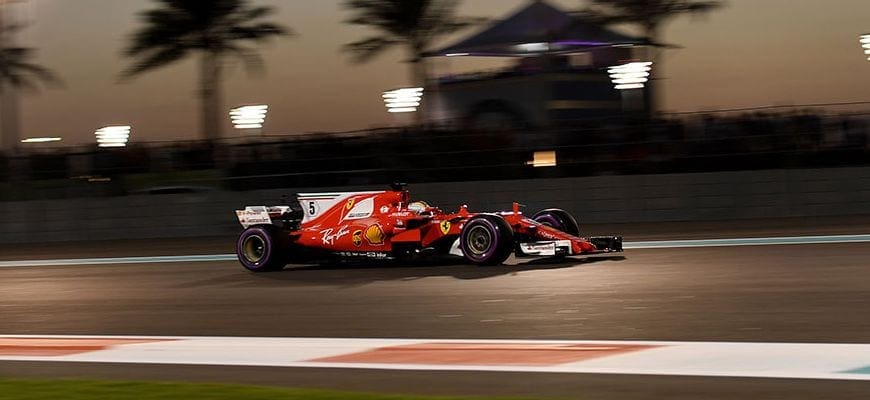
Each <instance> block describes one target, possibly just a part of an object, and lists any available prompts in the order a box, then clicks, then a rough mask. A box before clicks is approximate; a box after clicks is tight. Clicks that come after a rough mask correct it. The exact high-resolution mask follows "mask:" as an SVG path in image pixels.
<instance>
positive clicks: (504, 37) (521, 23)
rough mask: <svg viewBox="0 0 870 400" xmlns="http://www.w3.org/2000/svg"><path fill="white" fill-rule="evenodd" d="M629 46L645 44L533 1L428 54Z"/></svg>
mask: <svg viewBox="0 0 870 400" xmlns="http://www.w3.org/2000/svg"><path fill="white" fill-rule="evenodd" d="M632 44H637V45H642V44H647V42H646V40H645V39H641V38H636V37H632V36H627V35H623V34H621V33H617V32H614V31H612V30H610V29H607V28H604V27H601V26H598V25H593V24H589V23H584V22H581V21H579V20H578V19H577V18H575V17H573V16H572V15H571V14H568V13H566V12H564V11H562V10H559V9H557V8H555V7H553V6H551V5H550V4H547V3H546V2H544V1H541V0H536V1H533V2H532V3H531V4H529V5H528V6H527V7H526V8H523V9H521V10H519V11H517V12H516V13H514V14H513V15H511V16H509V17H508V18H506V19H504V20H502V21H500V22H497V23H495V24H493V25H492V26H490V27H488V28H486V29H484V30H483V31H482V32H480V33H477V34H476V35H473V36H471V37H469V38H466V39H465V40H461V41H459V42H458V43H455V44H453V45H450V46H447V47H444V48H442V49H439V50H437V51H433V52H429V53H427V55H428V56H452V55H470V56H496V57H520V56H527V55H532V54H541V53H571V52H581V51H585V50H588V49H590V48H595V47H602V46H614V45H632Z"/></svg>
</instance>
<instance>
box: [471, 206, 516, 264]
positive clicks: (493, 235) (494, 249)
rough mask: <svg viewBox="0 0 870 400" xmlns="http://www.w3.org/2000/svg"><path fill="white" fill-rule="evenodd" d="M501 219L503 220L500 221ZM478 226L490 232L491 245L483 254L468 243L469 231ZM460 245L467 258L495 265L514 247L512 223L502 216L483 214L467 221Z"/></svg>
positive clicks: (475, 262) (474, 261)
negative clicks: (474, 251) (471, 247)
mask: <svg viewBox="0 0 870 400" xmlns="http://www.w3.org/2000/svg"><path fill="white" fill-rule="evenodd" d="M499 220H501V221H499ZM476 227H483V228H485V229H486V230H487V231H488V232H489V234H490V245H489V247H488V248H487V249H486V251H484V252H483V254H480V255H476V254H474V253H473V252H471V251H470V249H469V245H468V239H469V238H468V236H469V233H470V232H471V231H472V230H473V229H474V228H476ZM459 240H460V243H459V246H460V248H461V249H462V253H463V254H464V255H465V259H466V260H468V261H470V262H472V263H474V264H478V265H495V264H500V263H502V262H503V261H504V260H505V259H506V258H507V256H508V255H510V251H511V250H512V249H513V243H512V241H513V232H512V230H511V228H510V225H508V224H507V222H505V221H504V220H503V219H501V217H498V216H494V215H481V216H477V217H474V218H472V219H471V220H470V221H468V222H466V224H465V226H463V228H462V233H461V234H460V237H459Z"/></svg>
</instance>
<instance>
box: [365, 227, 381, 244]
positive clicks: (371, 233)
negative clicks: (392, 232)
mask: <svg viewBox="0 0 870 400" xmlns="http://www.w3.org/2000/svg"><path fill="white" fill-rule="evenodd" d="M366 240H368V242H369V243H370V244H372V245H374V246H380V245H382V244H384V231H383V229H381V226H380V225H372V226H369V227H368V228H366Z"/></svg>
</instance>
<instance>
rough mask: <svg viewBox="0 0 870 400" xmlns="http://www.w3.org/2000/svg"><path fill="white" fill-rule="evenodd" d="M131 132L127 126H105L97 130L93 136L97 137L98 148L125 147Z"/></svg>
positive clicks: (130, 128)
mask: <svg viewBox="0 0 870 400" xmlns="http://www.w3.org/2000/svg"><path fill="white" fill-rule="evenodd" d="M132 130H133V128H132V127H130V126H129V125H116V126H106V127H103V128H100V129H97V130H96V131H95V132H94V136H96V137H97V145H98V146H99V147H125V146H127V142H128V141H129V140H130V132H131V131H132Z"/></svg>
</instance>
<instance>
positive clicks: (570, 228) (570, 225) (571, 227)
mask: <svg viewBox="0 0 870 400" xmlns="http://www.w3.org/2000/svg"><path fill="white" fill-rule="evenodd" d="M532 219H533V220H535V221H536V222H539V223H541V224H544V225H550V226H551V227H553V228H555V229H558V230H560V231H562V232H565V233H567V234H569V235H573V236H580V226H579V225H578V224H577V220H575V219H574V217H573V216H571V214H569V213H568V212H567V211H565V210H560V209H558V208H552V209H548V210H543V211H540V212H538V213H537V214H535V216H534V217H532Z"/></svg>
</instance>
